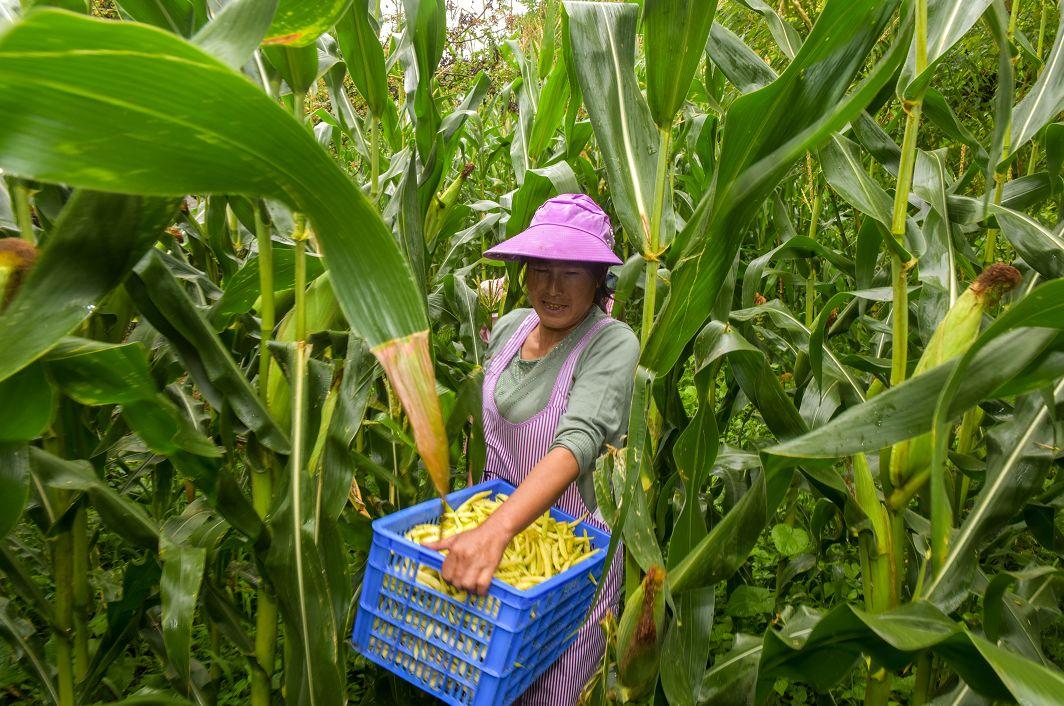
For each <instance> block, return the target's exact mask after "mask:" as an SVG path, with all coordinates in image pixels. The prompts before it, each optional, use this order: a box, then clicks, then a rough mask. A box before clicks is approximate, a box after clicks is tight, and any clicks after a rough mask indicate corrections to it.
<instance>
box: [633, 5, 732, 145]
mask: <svg viewBox="0 0 1064 706" xmlns="http://www.w3.org/2000/svg"><path fill="white" fill-rule="evenodd" d="M716 11H717V2H716V0H708V2H707V0H645V2H644V3H643V50H644V54H645V57H646V71H647V103H648V104H649V106H650V114H651V115H652V116H653V117H654V122H655V123H657V125H658V127H659V128H671V127H672V121H673V119H674V118H675V117H676V112H677V111H678V110H679V109H680V107H681V106H682V105H683V103H684V100H685V99H686V98H687V91H688V90H689V89H690V88H691V79H693V78H694V75H695V70H696V69H698V64H699V63H700V62H701V61H702V55H703V54H704V53H705V51H706V39H707V38H708V37H709V29H710V27H711V26H712V25H713V17H714V15H715V14H716Z"/></svg>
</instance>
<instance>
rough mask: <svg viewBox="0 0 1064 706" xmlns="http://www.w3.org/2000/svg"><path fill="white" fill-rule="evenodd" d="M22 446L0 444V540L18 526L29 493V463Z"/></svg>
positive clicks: (24, 448)
mask: <svg viewBox="0 0 1064 706" xmlns="http://www.w3.org/2000/svg"><path fill="white" fill-rule="evenodd" d="M27 453H28V451H27V450H26V446H25V445H23V444H0V540H2V539H3V538H4V537H6V536H7V533H8V532H10V531H11V529H12V528H13V527H14V526H15V525H17V524H18V521H19V518H20V517H22V510H23V509H24V508H25V507H26V499H27V498H28V497H29V492H30V474H29V462H28V460H27V458H28V457H27Z"/></svg>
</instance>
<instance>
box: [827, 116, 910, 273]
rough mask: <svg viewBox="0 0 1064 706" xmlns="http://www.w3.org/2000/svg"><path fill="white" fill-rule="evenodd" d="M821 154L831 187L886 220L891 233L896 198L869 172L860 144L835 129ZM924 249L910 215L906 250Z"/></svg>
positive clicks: (875, 217)
mask: <svg viewBox="0 0 1064 706" xmlns="http://www.w3.org/2000/svg"><path fill="white" fill-rule="evenodd" d="M818 154H819V156H820V165H821V167H822V168H823V170H824V178H825V179H826V180H827V182H828V184H829V185H830V186H831V188H832V189H834V190H835V192H836V193H838V195H839V196H841V197H842V198H843V199H844V200H845V201H846V202H847V203H849V204H850V205H851V206H853V207H854V208H856V209H857V210H859V211H860V212H861V213H864V214H866V215H868V216H871V217H872V218H874V219H875V220H876V221H877V222H878V223H880V224H882V225H883V227H884V228H885V232H887V233H889V232H890V227H891V210H892V204H893V199H892V198H891V196H890V195H889V194H887V192H886V191H884V189H883V187H881V186H880V185H879V184H877V183H876V181H875V179H873V178H872V177H870V176H869V175H868V172H867V171H866V170H865V168H864V165H863V164H862V163H861V161H860V157H859V156H858V152H857V145H855V144H854V143H853V142H851V141H850V140H848V139H847V138H845V137H843V136H842V135H840V134H838V133H835V134H833V135H832V136H831V138H830V139H829V140H828V141H827V143H826V144H825V145H824V146H823V147H822V148H821V149H820V150H819V151H818ZM885 242H886V243H888V244H891V243H894V239H893V238H886V239H885ZM923 249H924V243H923V238H922V237H921V236H920V234H919V231H918V230H917V228H916V225H915V224H914V223H913V221H912V219H911V218H907V219H906V224H905V250H908V251H910V252H914V253H916V254H920V253H922V252H923ZM902 252H903V253H904V250H903V251H902ZM905 255H906V256H907V257H906V259H908V258H911V257H912V256H911V255H908V254H907V253H905Z"/></svg>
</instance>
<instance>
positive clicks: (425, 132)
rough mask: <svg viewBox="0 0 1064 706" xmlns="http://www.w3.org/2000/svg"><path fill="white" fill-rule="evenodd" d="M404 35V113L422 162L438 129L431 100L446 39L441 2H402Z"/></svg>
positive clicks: (435, 109)
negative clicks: (408, 121) (405, 100)
mask: <svg viewBox="0 0 1064 706" xmlns="http://www.w3.org/2000/svg"><path fill="white" fill-rule="evenodd" d="M403 7H404V9H405V11H406V20H407V31H406V33H405V34H404V40H403V41H404V43H405V44H406V45H407V49H406V52H409V53H410V56H406V57H403V61H404V64H405V66H406V82H405V86H406V91H407V110H408V111H409V112H410V121H411V122H412V123H413V124H414V133H415V137H416V143H417V150H418V153H419V154H421V155H422V158H423V159H426V158H427V157H428V155H429V153H430V152H432V143H433V141H434V140H435V139H436V131H437V130H439V127H440V113H439V109H438V108H437V106H436V101H435V99H434V98H433V91H432V77H433V75H434V74H435V73H436V67H437V66H438V65H439V63H440V58H441V57H442V56H443V45H444V42H445V41H446V35H447V9H446V8H445V7H444V3H443V0H403Z"/></svg>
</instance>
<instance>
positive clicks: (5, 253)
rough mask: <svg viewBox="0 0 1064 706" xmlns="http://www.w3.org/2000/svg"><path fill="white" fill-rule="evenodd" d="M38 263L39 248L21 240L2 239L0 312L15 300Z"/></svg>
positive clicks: (0, 254)
mask: <svg viewBox="0 0 1064 706" xmlns="http://www.w3.org/2000/svg"><path fill="white" fill-rule="evenodd" d="M35 262H37V248H35V247H34V246H33V244H32V243H29V242H26V241H25V240H21V239H19V238H2V239H0V311H3V309H4V308H5V307H7V305H8V304H9V303H10V302H11V300H12V299H14V298H15V293H16V292H18V288H19V286H20V285H21V284H22V281H23V280H24V279H25V278H26V276H27V275H28V274H29V271H30V269H31V268H32V267H33V265H34V263H35Z"/></svg>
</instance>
